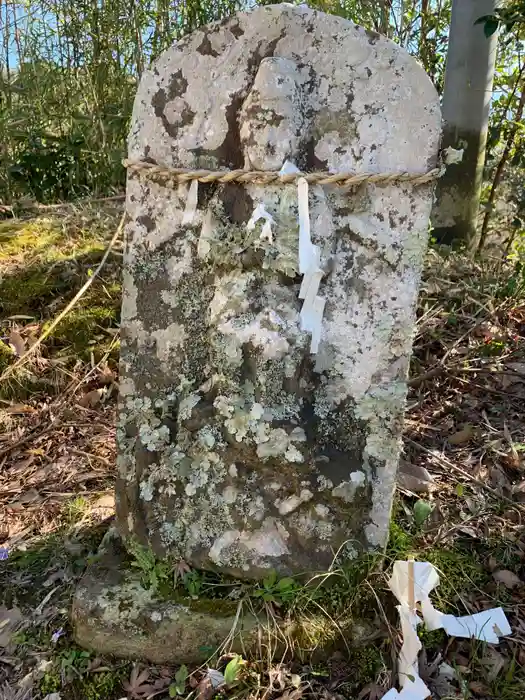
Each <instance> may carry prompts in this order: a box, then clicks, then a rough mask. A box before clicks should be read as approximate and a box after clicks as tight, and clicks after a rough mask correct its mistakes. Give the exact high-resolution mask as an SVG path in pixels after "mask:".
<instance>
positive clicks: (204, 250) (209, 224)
mask: <svg viewBox="0 0 525 700" xmlns="http://www.w3.org/2000/svg"><path fill="white" fill-rule="evenodd" d="M212 236H213V214H212V211H211V209H208V211H207V212H206V214H205V215H204V219H203V221H202V228H201V235H200V236H199V242H198V243H197V255H198V256H199V258H202V259H206V258H207V257H208V255H209V252H210V249H211V243H210V241H211V239H212Z"/></svg>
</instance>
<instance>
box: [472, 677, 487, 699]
mask: <svg viewBox="0 0 525 700" xmlns="http://www.w3.org/2000/svg"><path fill="white" fill-rule="evenodd" d="M468 687H469V689H470V690H471V691H472V692H473V693H476V695H486V696H487V697H489V698H490V697H491V696H492V692H491V690H490V688H489V687H488V686H486V685H485V684H484V683H481V682H480V681H472V682H471V683H469V684H468Z"/></svg>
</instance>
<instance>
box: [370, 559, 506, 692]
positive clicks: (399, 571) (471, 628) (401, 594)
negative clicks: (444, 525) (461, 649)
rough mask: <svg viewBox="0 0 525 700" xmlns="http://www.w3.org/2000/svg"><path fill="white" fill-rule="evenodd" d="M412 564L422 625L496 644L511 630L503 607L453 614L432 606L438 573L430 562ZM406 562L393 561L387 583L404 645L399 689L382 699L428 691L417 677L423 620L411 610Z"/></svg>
mask: <svg viewBox="0 0 525 700" xmlns="http://www.w3.org/2000/svg"><path fill="white" fill-rule="evenodd" d="M411 565H412V566H413V577H414V578H413V602H414V603H420V604H421V612H422V614H423V620H424V621H425V626H426V627H427V629H429V630H438V629H444V630H445V632H446V633H447V634H449V635H450V636H452V637H467V638H471V637H473V638H474V639H479V640H481V641H484V642H490V643H492V644H497V643H498V642H499V638H500V637H503V636H508V635H509V634H510V633H511V628H510V625H509V622H508V620H507V618H506V616H505V613H504V612H503V610H502V608H492V609H491V610H484V611H483V612H480V613H476V614H475V615H465V616H464V617H456V616H455V615H445V614H444V613H442V612H440V611H439V610H436V608H435V607H434V606H433V605H432V601H431V600H430V597H429V594H430V592H431V591H432V590H433V589H434V588H435V587H436V586H439V576H438V573H437V571H436V569H435V567H434V566H432V564H429V563H428V562H420V561H416V562H411ZM409 566H410V565H409V562H407V561H396V562H395V564H394V567H393V571H392V578H391V579H390V581H389V582H388V585H389V587H390V590H391V591H392V593H393V594H394V595H395V596H396V598H397V599H398V601H399V603H400V605H398V606H397V610H398V612H399V617H400V621H401V631H402V634H403V646H402V647H401V651H400V653H399V659H398V670H399V684H400V686H401V688H402V690H401V691H399V692H398V691H397V690H396V689H395V688H392V689H391V690H389V691H388V693H387V694H386V695H384V696H383V700H394V699H395V698H400V699H401V700H425V698H428V697H429V696H430V691H429V689H428V688H427V686H426V685H425V684H424V682H423V681H422V680H421V678H420V677H419V672H418V655H419V652H420V650H421V648H422V647H421V642H420V640H419V637H418V636H417V626H418V624H421V622H422V620H421V619H420V617H419V616H418V615H417V613H416V612H414V611H412V610H411V609H410V604H409V603H410V599H411V592H410V588H411V586H412V582H411V580H410V575H409Z"/></svg>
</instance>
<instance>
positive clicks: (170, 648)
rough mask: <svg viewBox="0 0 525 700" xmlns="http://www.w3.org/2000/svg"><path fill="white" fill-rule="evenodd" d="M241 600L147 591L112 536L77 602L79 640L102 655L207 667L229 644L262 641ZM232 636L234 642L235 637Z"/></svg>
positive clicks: (236, 645) (75, 621)
mask: <svg viewBox="0 0 525 700" xmlns="http://www.w3.org/2000/svg"><path fill="white" fill-rule="evenodd" d="M237 607H238V605H237V603H236V602H235V601H231V602H230V601H222V600H203V601H201V600H191V599H184V600H181V602H175V601H169V600H165V599H163V598H162V597H161V596H159V595H156V594H154V593H153V592H152V591H151V590H147V589H145V588H144V587H143V586H142V584H141V582H140V572H139V571H137V569H130V566H129V559H128V558H127V556H126V553H125V550H124V548H123V547H122V544H121V543H120V540H119V539H118V538H116V537H115V538H113V537H111V538H106V541H105V542H104V543H103V548H102V549H101V551H100V553H99V556H98V557H97V561H96V563H94V564H92V565H91V566H90V567H89V568H88V570H87V571H86V573H85V575H84V576H83V578H82V580H81V581H80V583H79V585H78V587H77V590H76V592H75V596H74V599H73V609H72V621H73V630H74V637H75V641H76V642H77V643H78V644H79V645H80V646H82V647H85V648H88V649H94V650H96V652H97V653H98V654H111V655H113V656H117V657H120V658H132V659H143V660H146V661H150V662H152V663H157V664H162V663H202V662H204V661H206V659H208V658H209V657H210V656H211V654H212V653H213V652H215V651H216V650H217V649H219V648H220V647H221V645H223V644H224V642H225V641H226V640H229V641H228V650H231V651H237V652H241V651H243V650H244V649H245V648H246V647H251V646H252V645H253V643H254V642H255V640H256V636H257V629H258V623H257V619H256V618H255V616H253V615H246V614H244V615H241V616H238V615H237ZM229 637H231V639H229Z"/></svg>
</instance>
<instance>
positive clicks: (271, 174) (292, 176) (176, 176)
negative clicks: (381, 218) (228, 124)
mask: <svg viewBox="0 0 525 700" xmlns="http://www.w3.org/2000/svg"><path fill="white" fill-rule="evenodd" d="M123 164H124V167H126V168H127V169H128V172H130V173H133V174H135V175H138V176H139V177H141V178H145V179H147V180H153V181H154V182H159V183H161V184H163V185H166V186H168V187H169V186H171V187H175V186H176V185H177V184H179V183H181V182H190V181H192V180H198V182H217V183H220V184H226V183H228V182H240V183H244V184H246V183H255V184H258V185H270V184H272V183H280V184H288V183H294V182H297V180H298V179H299V178H301V177H303V178H304V179H305V180H306V181H307V182H308V183H309V184H312V185H342V186H349V185H361V184H362V183H364V182H369V183H372V184H374V185H391V184H394V183H401V182H409V183H411V184H412V185H415V186H418V185H426V184H428V183H429V182H432V181H433V180H436V179H437V178H439V177H441V175H442V174H443V169H442V168H433V169H432V170H430V171H429V172H427V173H423V174H421V173H419V174H416V173H362V174H359V175H358V174H356V173H335V174H333V175H331V174H329V173H323V172H315V173H301V172H299V173H289V174H286V175H281V173H280V172H279V171H266V170H187V169H184V168H167V167H164V166H162V165H154V164H153V163H146V162H145V161H132V160H125V161H124V162H123Z"/></svg>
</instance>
